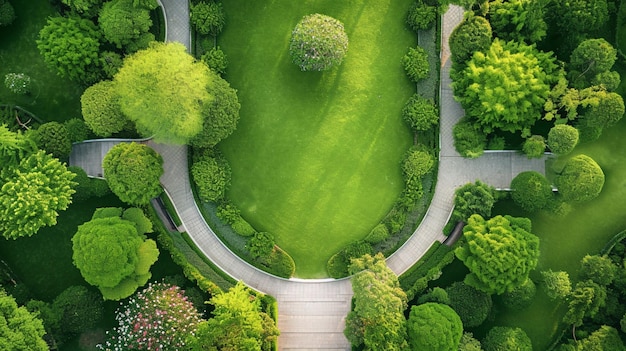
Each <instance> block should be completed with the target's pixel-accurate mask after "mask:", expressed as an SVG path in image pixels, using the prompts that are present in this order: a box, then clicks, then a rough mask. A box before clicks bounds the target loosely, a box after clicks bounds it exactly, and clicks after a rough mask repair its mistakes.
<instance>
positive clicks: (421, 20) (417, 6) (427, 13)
mask: <svg viewBox="0 0 626 351" xmlns="http://www.w3.org/2000/svg"><path fill="white" fill-rule="evenodd" d="M436 18H437V7H436V6H431V5H428V4H425V3H424V2H423V1H422V0H417V1H414V2H413V3H412V4H411V7H409V12H408V13H407V16H406V23H407V24H408V25H409V27H411V29H412V30H413V31H415V32H417V31H420V30H424V29H428V28H430V27H432V26H433V23H434V22H435V19H436Z"/></svg>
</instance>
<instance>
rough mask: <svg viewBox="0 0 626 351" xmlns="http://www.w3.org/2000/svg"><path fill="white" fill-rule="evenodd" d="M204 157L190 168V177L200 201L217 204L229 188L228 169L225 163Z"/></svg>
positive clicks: (229, 173) (229, 172)
mask: <svg viewBox="0 0 626 351" xmlns="http://www.w3.org/2000/svg"><path fill="white" fill-rule="evenodd" d="M220 161H221V162H218V160H217V159H215V158H213V157H204V158H203V159H202V160H200V161H197V162H194V163H193V165H192V166H191V176H192V177H193V180H194V182H195V183H196V186H197V187H198V196H199V197H200V199H201V200H202V201H213V202H217V201H219V200H221V199H223V198H224V195H225V194H226V189H228V187H229V186H230V175H231V171H230V167H229V166H228V164H226V163H225V161H222V160H220Z"/></svg>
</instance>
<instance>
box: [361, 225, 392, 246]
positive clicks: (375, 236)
mask: <svg viewBox="0 0 626 351" xmlns="http://www.w3.org/2000/svg"><path fill="white" fill-rule="evenodd" d="M388 237H389V229H387V226H386V225H384V224H383V223H379V224H378V225H376V226H375V227H374V229H372V231H371V232H370V233H369V234H367V236H366V237H365V241H367V242H368V243H370V244H372V245H373V244H378V243H379V242H381V241H384V240H385V239H387V238H388Z"/></svg>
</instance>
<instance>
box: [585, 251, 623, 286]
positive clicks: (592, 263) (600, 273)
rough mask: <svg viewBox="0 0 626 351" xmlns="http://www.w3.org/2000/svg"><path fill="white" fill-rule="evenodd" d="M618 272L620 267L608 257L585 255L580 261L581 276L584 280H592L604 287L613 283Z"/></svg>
mask: <svg viewBox="0 0 626 351" xmlns="http://www.w3.org/2000/svg"><path fill="white" fill-rule="evenodd" d="M617 272H618V267H617V266H616V265H615V263H613V261H612V260H611V259H610V258H608V257H607V256H606V255H604V256H600V255H593V256H590V255H585V257H583V259H582V260H581V261H580V275H581V277H582V279H585V280H587V279H588V280H591V281H593V282H594V283H597V284H599V285H602V286H607V285H609V284H611V283H612V282H613V279H615V277H616V275H617Z"/></svg>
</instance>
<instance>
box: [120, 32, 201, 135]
mask: <svg viewBox="0 0 626 351" xmlns="http://www.w3.org/2000/svg"><path fill="white" fill-rule="evenodd" d="M209 72H210V71H209V69H208V67H207V66H206V65H205V64H204V63H202V62H196V61H195V59H194V58H193V56H191V55H189V54H188V53H187V50H186V49H185V47H184V46H183V45H182V44H180V43H167V44H163V43H152V44H151V45H150V47H149V48H148V49H146V50H141V51H138V52H136V53H135V54H133V55H131V56H129V57H126V59H125V60H124V65H123V66H122V68H120V70H119V72H118V73H117V74H116V75H115V79H114V82H115V83H116V91H117V93H118V94H119V96H120V107H121V109H122V112H123V113H124V114H125V115H126V116H127V117H128V118H129V119H130V120H132V121H134V122H135V124H136V125H137V128H138V130H139V131H141V132H142V133H144V135H145V136H154V138H155V140H157V141H166V142H171V143H177V144H184V143H186V142H188V141H189V140H191V139H192V138H193V137H194V136H196V135H197V134H198V133H199V132H200V131H201V130H202V124H203V111H204V107H205V105H206V104H209V103H210V102H211V101H212V99H213V96H211V94H210V93H209V92H208V91H207V87H208V86H209V84H211V77H213V76H212V75H210V73H209Z"/></svg>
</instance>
